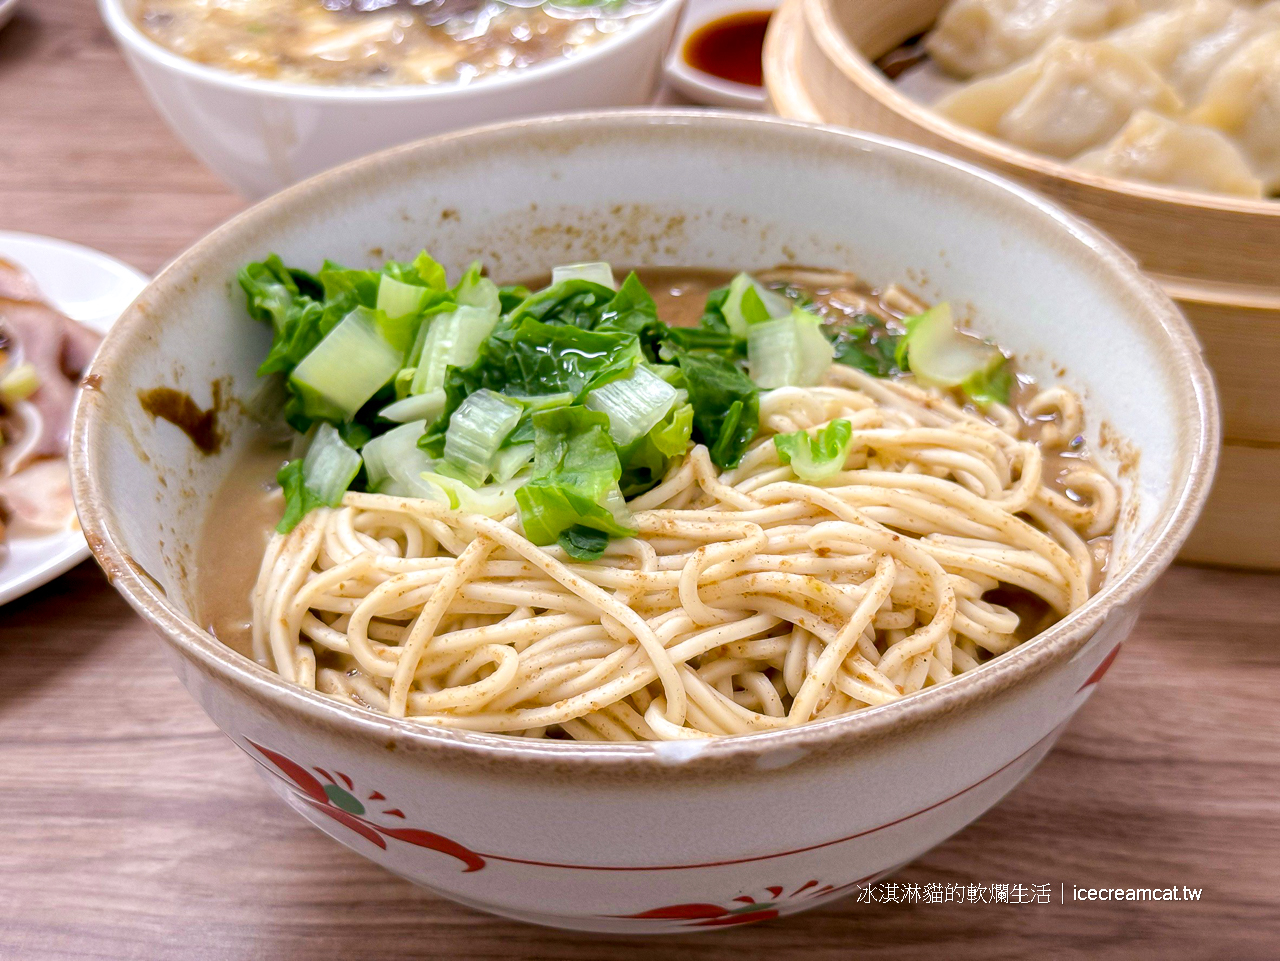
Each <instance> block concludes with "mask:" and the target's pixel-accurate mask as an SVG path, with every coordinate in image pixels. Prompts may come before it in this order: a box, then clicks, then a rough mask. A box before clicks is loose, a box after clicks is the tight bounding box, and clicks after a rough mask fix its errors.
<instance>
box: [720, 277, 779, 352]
mask: <svg viewBox="0 0 1280 961" xmlns="http://www.w3.org/2000/svg"><path fill="white" fill-rule="evenodd" d="M720 312H721V313H722V314H723V315H724V319H725V321H727V322H728V324H729V331H730V332H731V333H733V334H734V335H735V336H738V337H746V336H747V328H748V327H750V326H751V325H752V324H760V323H764V322H765V321H767V320H771V319H773V320H776V319H777V318H779V317H786V316H787V315H788V314H789V313H791V301H790V300H788V299H787V298H786V297H784V296H783V295H782V294H780V293H778V292H777V291H774V290H770V289H769V288H768V287H766V286H764V284H762V283H760V281H758V280H756V279H755V278H754V277H752V276H751V275H750V274H738V276H736V277H734V278H733V280H732V281H730V282H729V293H728V295H727V296H726V297H725V300H724V304H723V305H722V306H721V308H720Z"/></svg>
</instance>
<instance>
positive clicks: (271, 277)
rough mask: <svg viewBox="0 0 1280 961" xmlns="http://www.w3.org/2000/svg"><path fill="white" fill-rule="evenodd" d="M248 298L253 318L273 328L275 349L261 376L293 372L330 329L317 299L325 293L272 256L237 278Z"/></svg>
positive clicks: (260, 370)
mask: <svg viewBox="0 0 1280 961" xmlns="http://www.w3.org/2000/svg"><path fill="white" fill-rule="evenodd" d="M237 279H238V280H239V282H240V286H241V287H242V288H243V289H244V292H245V296H246V298H247V307H248V310H249V316H250V317H252V318H253V319H254V320H258V321H262V322H263V323H268V324H270V325H271V328H272V331H273V333H274V335H275V336H274V339H273V341H272V343H271V350H270V351H269V352H268V353H267V356H266V359H265V360H263V362H262V365H261V366H260V367H259V368H258V375H259V376H260V377H262V376H266V375H267V374H270V373H273V372H276V371H279V372H282V373H285V374H287V373H289V372H290V371H292V370H293V368H294V367H295V366H297V363H298V361H300V360H302V358H303V357H305V356H306V355H307V354H308V353H309V352H310V350H311V348H312V347H314V346H315V345H316V344H318V343H320V340H321V338H323V337H324V335H325V334H327V333H328V332H329V328H330V327H332V326H333V324H336V323H337V320H338V319H340V318H337V319H334V321H333V324H329V325H328V326H326V325H325V320H326V319H327V318H326V317H325V309H324V304H323V303H322V302H320V301H319V300H317V299H316V296H320V297H323V290H322V288H321V287H320V284H319V281H317V280H316V279H315V278H314V277H312V276H311V275H310V274H308V273H306V272H305V271H301V270H292V269H290V268H288V267H286V266H285V265H284V264H283V263H281V261H280V258H279V257H277V256H276V255H275V254H272V255H271V256H270V257H268V258H267V259H266V260H264V261H263V262H262V263H256V264H249V265H247V266H245V267H243V268H242V269H241V270H240V273H239V275H238V277H237Z"/></svg>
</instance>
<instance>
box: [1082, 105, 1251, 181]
mask: <svg viewBox="0 0 1280 961" xmlns="http://www.w3.org/2000/svg"><path fill="white" fill-rule="evenodd" d="M1073 163H1074V166H1077V167H1079V168H1081V169H1082V170H1089V171H1093V172H1094V173H1100V174H1107V175H1108V176H1112V177H1128V178H1130V179H1133V180H1145V181H1148V182H1149V183H1155V184H1165V185H1167V186H1171V187H1186V188H1188V189H1191V190H1208V191H1210V192H1213V193H1223V194H1237V195H1240V196H1244V197H1261V196H1262V182H1261V181H1260V180H1258V178H1257V177H1255V176H1254V175H1253V171H1252V170H1250V169H1249V164H1248V163H1246V162H1245V159H1244V157H1243V156H1241V154H1240V151H1239V150H1237V149H1236V147H1235V145H1234V144H1232V143H1231V141H1230V140H1228V139H1227V138H1226V137H1225V136H1224V135H1223V134H1222V133H1221V132H1220V131H1217V130H1214V129H1213V128H1211V127H1204V126H1201V125H1200V124H1192V123H1186V122H1184V121H1181V120H1174V119H1172V118H1170V117H1162V116H1160V114H1157V113H1152V112H1151V111H1150V110H1139V111H1138V112H1137V113H1135V114H1134V115H1133V117H1132V118H1131V119H1130V120H1129V122H1128V123H1127V124H1125V125H1124V128H1123V129H1121V131H1120V132H1119V133H1118V134H1116V135H1115V137H1113V138H1112V139H1111V141H1110V142H1108V143H1107V144H1105V145H1104V146H1102V147H1099V148H1098V149H1097V150H1091V151H1090V152H1088V153H1086V154H1084V155H1082V156H1080V157H1078V158H1076V160H1075V161H1074V162H1073Z"/></svg>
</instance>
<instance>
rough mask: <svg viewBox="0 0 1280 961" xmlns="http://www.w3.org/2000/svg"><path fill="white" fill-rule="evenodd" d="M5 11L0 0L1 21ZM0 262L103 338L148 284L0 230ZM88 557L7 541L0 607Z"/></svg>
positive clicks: (51, 243)
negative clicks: (31, 281) (32, 280)
mask: <svg viewBox="0 0 1280 961" xmlns="http://www.w3.org/2000/svg"><path fill="white" fill-rule="evenodd" d="M4 9H5V7H4V0H0V16H2V15H3V12H4ZM0 258H3V259H5V260H9V261H12V262H13V263H15V264H18V265H19V266H21V267H23V268H25V269H26V270H27V271H28V272H29V273H30V274H31V276H33V277H34V278H35V279H36V283H37V284H39V285H40V292H41V293H42V294H43V295H44V297H45V299H46V300H48V301H49V303H51V304H53V306H54V307H56V308H58V310H60V311H62V312H63V313H64V314H66V315H67V316H68V317H70V318H71V319H72V320H78V321H80V323H82V324H84V325H85V326H86V327H92V328H93V329H94V330H96V331H99V332H102V333H105V332H106V329H107V328H108V327H110V326H111V325H112V323H114V322H115V319H116V318H117V317H118V316H120V312H121V311H123V310H124V309H125V308H126V307H128V306H129V304H130V303H132V302H133V299H134V298H135V297H136V296H138V294H139V293H140V292H141V290H142V288H143V287H145V286H146V285H147V282H148V281H147V278H146V276H145V275H143V274H141V273H139V272H138V271H136V270H134V269H133V268H132V267H130V266H128V265H127V264H122V263H121V262H120V261H118V260H116V259H115V258H113V257H108V256H107V255H106V254H103V253H99V252H98V251H96V250H92V249H90V248H88V247H81V246H80V245H79V244H71V243H67V242H66V241H64V240H54V239H53V238H51V237H37V236H36V235H35V234H19V233H11V232H8V231H2V230H0ZM88 556H89V545H88V544H86V543H85V540H84V535H83V534H81V533H80V531H79V529H76V530H74V531H65V532H62V533H58V534H47V535H45V536H44V537H21V538H11V539H10V540H9V542H8V545H7V548H6V550H5V551H4V554H3V558H2V559H0V604H5V603H8V602H9V601H11V600H13V599H14V598H15V597H21V596H22V595H23V594H25V593H27V591H30V590H33V589H35V588H37V587H39V586H40V585H41V584H46V583H48V582H49V581H51V580H53V579H54V578H55V577H57V576H58V575H59V574H61V573H62V572H63V571H65V570H69V569H70V568H72V567H74V566H75V565H76V564H79V563H80V562H81V561H82V560H84V559H85V558H86V557H88Z"/></svg>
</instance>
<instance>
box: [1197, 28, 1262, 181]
mask: <svg viewBox="0 0 1280 961" xmlns="http://www.w3.org/2000/svg"><path fill="white" fill-rule="evenodd" d="M1189 119H1190V120H1193V121H1195V122H1197V123H1203V124H1208V125H1209V126H1211V127H1216V128H1218V129H1219V130H1221V131H1222V132H1223V133H1225V134H1227V135H1228V136H1229V137H1231V138H1232V139H1234V140H1235V142H1236V143H1237V144H1239V146H1240V149H1241V150H1243V151H1244V155H1245V156H1246V157H1247V158H1248V159H1249V162H1250V164H1251V165H1252V166H1253V169H1254V172H1255V173H1257V175H1258V176H1259V177H1261V178H1262V182H1263V186H1264V187H1265V189H1266V190H1267V192H1268V193H1275V192H1276V191H1278V190H1280V30H1273V31H1271V32H1270V33H1264V34H1263V35H1262V36H1260V37H1256V38H1255V39H1253V40H1251V41H1250V42H1249V43H1247V44H1246V45H1245V46H1243V47H1241V48H1240V49H1239V50H1237V51H1236V52H1235V53H1234V54H1232V56H1231V57H1230V59H1228V60H1227V61H1226V62H1225V63H1224V64H1223V65H1222V66H1221V67H1219V68H1218V70H1217V72H1215V73H1214V75H1213V76H1212V77H1211V78H1210V79H1209V83H1208V85H1207V86H1206V87H1205V91H1204V97H1203V98H1202V99H1201V101H1200V104H1199V106H1197V107H1196V109H1195V110H1193V111H1192V112H1191V114H1190V116H1189Z"/></svg>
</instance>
